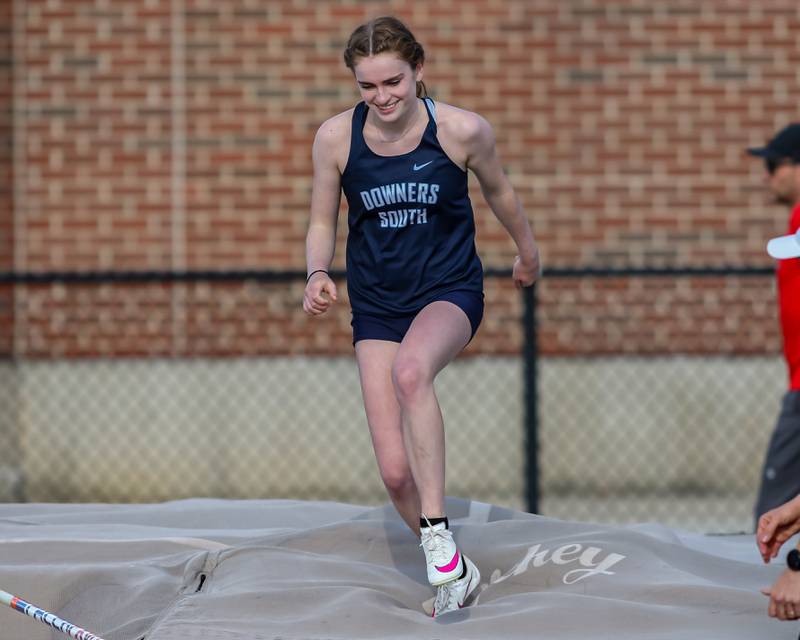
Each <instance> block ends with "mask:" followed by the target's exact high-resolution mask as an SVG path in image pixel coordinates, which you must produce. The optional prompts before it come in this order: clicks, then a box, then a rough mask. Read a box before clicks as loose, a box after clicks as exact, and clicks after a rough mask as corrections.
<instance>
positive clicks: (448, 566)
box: [436, 549, 459, 573]
mask: <svg viewBox="0 0 800 640" xmlns="http://www.w3.org/2000/svg"><path fill="white" fill-rule="evenodd" d="M458 560H459V555H458V550H457V549H456V554H455V555H454V556H453V559H452V560H451V561H450V562H448V563H447V564H446V565H444V566H443V567H436V570H437V571H441V572H442V573H450V572H451V571H452V570H453V569H455V568H456V567H457V566H458Z"/></svg>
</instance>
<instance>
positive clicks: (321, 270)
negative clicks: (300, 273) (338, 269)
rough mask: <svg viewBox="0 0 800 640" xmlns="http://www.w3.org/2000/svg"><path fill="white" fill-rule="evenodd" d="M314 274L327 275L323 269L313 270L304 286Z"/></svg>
mask: <svg viewBox="0 0 800 640" xmlns="http://www.w3.org/2000/svg"><path fill="white" fill-rule="evenodd" d="M315 273H324V274H325V275H326V276H327V275H328V272H327V271H326V270H325V269H314V271H312V272H311V273H309V274H308V277H307V278H306V284H308V282H309V280H311V276H313V275H314V274H315Z"/></svg>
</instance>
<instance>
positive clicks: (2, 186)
mask: <svg viewBox="0 0 800 640" xmlns="http://www.w3.org/2000/svg"><path fill="white" fill-rule="evenodd" d="M11 19H12V14H11V3H10V2H6V3H2V4H0V271H10V270H11V269H12V268H13V265H14V244H13V232H14V215H13V189H14V180H13V175H12V166H13V161H12V149H13V147H12V135H13V128H12V106H13V93H12V87H13V84H12V81H11V78H12V61H13V56H12V39H11ZM13 324H14V315H13V292H12V289H11V288H10V287H6V286H0V355H1V354H7V353H9V352H10V350H11V336H12V332H13Z"/></svg>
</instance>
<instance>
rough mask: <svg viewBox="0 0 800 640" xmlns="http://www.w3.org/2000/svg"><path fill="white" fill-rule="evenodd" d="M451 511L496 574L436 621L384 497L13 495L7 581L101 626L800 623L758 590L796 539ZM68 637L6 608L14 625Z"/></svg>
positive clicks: (793, 632)
mask: <svg viewBox="0 0 800 640" xmlns="http://www.w3.org/2000/svg"><path fill="white" fill-rule="evenodd" d="M447 510H448V515H449V516H450V518H451V526H452V528H453V529H454V531H455V533H456V539H457V540H458V543H459V546H460V547H461V548H462V549H463V550H464V552H465V553H467V555H469V556H470V557H471V558H472V559H473V560H474V561H475V563H476V564H477V566H478V567H479V569H480V571H481V574H482V584H481V586H480V587H479V595H478V597H477V600H478V602H477V604H474V605H473V606H470V607H467V608H464V609H462V610H460V611H455V612H452V613H448V614H445V615H443V616H441V617H439V618H436V619H432V618H431V617H429V615H428V614H426V612H425V611H426V609H427V610H430V604H431V599H432V597H433V590H432V589H431V587H430V586H429V585H428V584H427V581H426V577H425V568H424V560H423V556H422V551H421V550H420V548H419V546H418V542H417V540H416V539H415V538H414V537H413V536H412V534H411V533H410V532H409V531H408V529H407V528H406V527H405V525H404V524H403V523H402V521H401V520H400V519H399V517H398V516H397V514H396V513H395V512H394V510H393V509H392V508H391V507H390V506H388V505H387V506H384V507H378V508H374V507H363V506H354V505H346V504H335V503H321V502H299V501H285V500H263V501H229V500H185V501H178V502H170V503H164V504H156V505H36V504H31V505H24V504H23V505H18V504H8V505H0V589H3V590H5V591H8V592H11V593H13V594H14V595H17V596H19V597H21V598H23V599H25V600H27V601H28V602H30V603H32V604H35V605H37V606H39V607H42V608H44V609H47V610H49V611H51V612H52V613H55V614H56V615H59V616H61V617H62V618H64V619H66V620H68V621H70V622H72V623H74V624H76V625H78V626H82V627H85V628H86V629H88V630H89V631H92V632H94V633H96V634H98V635H100V636H102V637H103V638H105V640H141V639H142V638H144V639H145V640H178V639H180V640H186V639H188V640H192V639H201V638H203V639H212V638H213V639H219V640H245V639H247V640H278V639H280V640H297V639H301V638H302V639H309V640H311V639H313V640H322V639H325V640H332V639H341V640H345V639H346V640H359V639H362V638H363V639H367V638H369V639H383V638H414V639H420V638H421V639H431V640H433V639H439V640H445V639H451V638H452V639H456V638H458V639H471V638H475V639H481V640H485V639H492V638H502V639H507V638H508V639H514V638H526V639H527V638H542V639H545V638H547V639H550V638H552V639H555V640H568V639H573V638H574V639H575V640H578V639H580V640H586V638H593V639H596V638H614V639H615V640H623V639H628V638H629V639H631V640H634V639H635V640H642V639H648V640H650V639H657V638H664V639H665V640H666V639H669V640H681V639H686V640H689V639H691V640H698V639H702V640H713V639H715V638H719V639H720V640H736V639H739V638H741V639H742V640H744V639H747V640H752V639H758V638H770V639H773V640H781V639H783V638H785V639H786V640H789V639H791V640H794V639H795V638H796V637H797V633H798V625H797V624H796V623H791V622H780V621H777V620H772V619H770V618H769V617H768V616H767V598H766V597H765V596H764V595H762V594H761V593H760V589H761V588H762V587H766V586H769V585H770V584H772V582H774V580H775V579H776V578H777V577H778V575H780V573H781V571H782V569H783V566H785V565H783V562H782V560H783V554H784V553H785V551H786V550H785V549H784V551H783V553H782V554H781V557H780V558H778V559H777V560H776V561H773V563H771V564H770V565H764V564H763V563H762V562H761V559H760V557H759V556H758V552H757V549H756V545H755V542H754V539H753V536H752V535H737V536H703V535H699V534H688V533H685V532H679V531H674V530H672V529H668V528H666V527H663V526H660V525H657V524H641V525H635V526H610V525H597V524H588V523H575V522H565V521H560V520H553V519H550V518H546V517H540V516H533V515H530V514H525V513H520V512H515V511H511V510H508V509H504V508H500V507H496V506H492V505H488V504H484V503H480V502H469V501H465V500H456V499H448V503H447ZM786 546H789V545H786ZM66 637H67V636H65V635H63V634H61V633H59V632H57V631H54V630H52V629H50V628H49V627H46V626H45V625H43V624H41V623H40V622H37V621H35V620H32V619H30V618H28V617H26V616H24V615H22V614H20V613H17V612H15V611H12V610H11V609H10V608H6V607H3V608H2V609H0V640H57V639H61V638H66Z"/></svg>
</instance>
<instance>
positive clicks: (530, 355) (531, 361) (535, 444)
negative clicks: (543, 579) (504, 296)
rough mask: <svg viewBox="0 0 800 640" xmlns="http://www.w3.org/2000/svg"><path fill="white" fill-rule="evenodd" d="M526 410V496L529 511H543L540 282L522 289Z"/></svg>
mask: <svg viewBox="0 0 800 640" xmlns="http://www.w3.org/2000/svg"><path fill="white" fill-rule="evenodd" d="M522 300H523V305H524V313H523V329H522V330H523V335H524V337H523V344H524V348H523V357H524V362H523V367H524V373H523V375H524V383H523V394H524V408H525V409H524V410H525V417H524V420H525V498H526V504H527V509H528V512H530V513H539V433H538V431H539V408H538V389H537V377H536V374H537V365H538V358H539V355H538V344H537V340H536V285H535V284H534V285H533V286H532V287H526V288H525V289H523V290H522Z"/></svg>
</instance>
